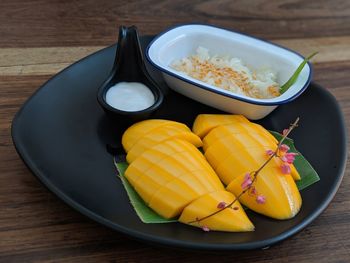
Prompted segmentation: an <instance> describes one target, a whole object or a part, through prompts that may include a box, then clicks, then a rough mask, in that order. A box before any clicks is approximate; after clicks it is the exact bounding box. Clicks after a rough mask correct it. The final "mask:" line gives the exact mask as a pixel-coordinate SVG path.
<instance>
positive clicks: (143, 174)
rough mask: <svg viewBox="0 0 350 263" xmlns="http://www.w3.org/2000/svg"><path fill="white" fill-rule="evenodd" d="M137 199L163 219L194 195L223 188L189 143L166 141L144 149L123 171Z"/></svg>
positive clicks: (176, 213)
mask: <svg viewBox="0 0 350 263" xmlns="http://www.w3.org/2000/svg"><path fill="white" fill-rule="evenodd" d="M125 177H126V178H127V180H128V181H129V182H130V184H131V185H132V186H133V187H134V189H135V190H136V192H137V193H138V194H139V195H140V196H141V198H142V199H143V200H144V201H145V202H146V203H147V204H148V205H149V206H150V207H151V208H152V209H153V210H155V211H156V212H157V213H158V214H160V215H162V216H163V217H165V218H172V217H176V216H178V215H179V214H180V213H181V211H182V210H183V209H184V207H185V206H186V205H187V204H189V203H190V202H192V201H193V200H195V199H197V198H198V197H200V196H202V195H204V194H206V193H209V192H213V191H218V190H223V189H224V187H223V185H222V183H221V182H220V180H219V178H218V177H217V175H216V174H215V172H214V171H213V169H212V168H211V166H210V165H209V164H208V163H207V162H206V160H205V158H204V156H203V154H202V153H201V152H200V151H199V150H198V149H197V148H196V147H195V146H194V145H192V144H191V143H189V142H187V141H184V140H181V139H174V140H167V141H164V142H160V143H158V144H156V145H154V146H153V147H151V148H149V149H148V150H145V151H144V152H143V153H142V154H140V155H139V156H138V157H137V158H136V159H135V160H134V161H133V162H131V163H130V164H129V166H128V168H127V169H126V171H125Z"/></svg>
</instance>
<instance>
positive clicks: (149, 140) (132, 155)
mask: <svg viewBox="0 0 350 263" xmlns="http://www.w3.org/2000/svg"><path fill="white" fill-rule="evenodd" d="M175 138H179V139H183V140H185V141H188V142H190V143H192V144H193V145H194V146H196V147H201V146H202V141H201V139H200V138H199V137H198V136H197V135H195V134H193V133H192V132H191V131H184V130H183V129H181V128H178V127H176V126H173V125H170V126H168V125H163V126H161V127H159V128H155V129H153V130H152V132H150V133H147V134H145V135H144V136H143V137H142V138H140V139H139V140H138V141H137V142H136V143H135V144H134V145H133V146H132V147H131V149H130V150H129V151H128V153H127V155H126V160H127V161H128V162H129V163H131V162H132V161H133V160H135V159H136V158H137V157H138V156H139V155H140V154H142V153H143V152H144V151H145V150H147V149H149V148H151V147H152V146H154V145H156V144H158V143H160V142H163V141H166V140H171V139H175Z"/></svg>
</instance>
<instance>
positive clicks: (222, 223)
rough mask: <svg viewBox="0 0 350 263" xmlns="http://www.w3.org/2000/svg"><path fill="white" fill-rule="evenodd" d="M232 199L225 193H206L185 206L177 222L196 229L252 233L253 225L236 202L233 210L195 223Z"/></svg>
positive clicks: (226, 210)
mask: <svg viewBox="0 0 350 263" xmlns="http://www.w3.org/2000/svg"><path fill="white" fill-rule="evenodd" d="M234 199H235V196H234V195H233V194H231V193H230V192H227V191H216V192H212V193H208V194H206V195H203V196H201V197H199V198H198V199H196V200H194V201H193V202H191V203H190V204H189V205H187V206H186V207H185V209H184V210H183V212H182V213H181V216H180V218H179V221H180V222H182V223H184V224H190V225H192V226H196V227H207V228H209V229H210V230H215V231H227V232H242V231H253V230H254V225H253V224H252V222H251V221H250V220H249V218H248V217H247V215H246V213H245V212H244V209H243V208H242V206H241V205H240V204H239V202H238V201H236V202H235V203H234V204H233V206H232V207H234V208H235V209H232V208H226V209H224V210H222V211H220V212H219V213H217V214H215V215H213V216H210V217H209V218H206V219H204V220H202V221H199V222H198V221H197V219H200V218H204V217H206V216H208V215H210V214H211V213H213V212H216V211H218V210H219V208H218V207H217V206H218V204H219V203H220V202H225V203H226V204H230V203H231V202H232V201H234ZM191 222H192V223H191Z"/></svg>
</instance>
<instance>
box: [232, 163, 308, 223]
mask: <svg viewBox="0 0 350 263" xmlns="http://www.w3.org/2000/svg"><path fill="white" fill-rule="evenodd" d="M244 176H245V174H241V175H240V176H239V177H237V178H236V179H235V180H233V181H232V182H231V183H230V184H229V185H228V186H227V190H228V191H230V192H232V193H234V194H236V195H238V194H239V193H241V192H242V186H241V184H242V182H243V181H244ZM254 187H255V190H256V192H257V195H262V196H264V197H265V200H266V201H265V203H264V204H259V203H258V202H257V200H256V198H257V195H252V194H249V193H246V194H243V195H242V196H241V197H240V199H239V200H240V202H241V203H242V204H244V205H245V206H247V207H248V208H250V209H252V210H253V211H255V212H257V213H260V214H263V215H266V216H269V217H272V218H275V219H288V218H292V217H294V216H295V215H296V214H297V213H298V212H299V210H300V207H301V203H302V200H301V196H300V194H299V190H298V188H297V186H296V185H295V182H294V180H293V178H292V176H291V175H289V174H281V172H280V167H274V171H272V169H269V170H265V169H263V170H261V172H260V173H259V174H258V178H257V180H256V181H255V183H254Z"/></svg>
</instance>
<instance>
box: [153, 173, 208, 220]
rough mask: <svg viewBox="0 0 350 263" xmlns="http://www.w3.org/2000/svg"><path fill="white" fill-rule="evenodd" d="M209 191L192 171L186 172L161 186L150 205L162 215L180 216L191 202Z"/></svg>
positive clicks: (169, 216) (168, 216)
mask: <svg viewBox="0 0 350 263" xmlns="http://www.w3.org/2000/svg"><path fill="white" fill-rule="evenodd" d="M207 192H208V189H206V188H204V187H203V185H201V184H199V183H198V180H196V178H195V177H194V176H193V175H191V173H188V174H186V173H184V174H182V175H181V176H180V177H179V178H174V179H173V180H172V181H170V182H168V183H167V184H166V185H164V186H163V187H160V188H159V189H158V191H156V192H155V193H154V195H153V197H152V199H151V201H150V202H149V204H148V205H149V207H151V208H152V209H153V210H155V211H157V213H158V214H160V215H161V216H163V217H165V218H173V217H176V216H178V215H179V214H180V213H181V212H182V210H183V209H184V208H185V207H186V206H187V205H188V204H189V203H190V202H192V201H193V200H195V199H197V198H198V197H200V196H202V195H204V194H206V193H207ZM169 200H170V202H169Z"/></svg>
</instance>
